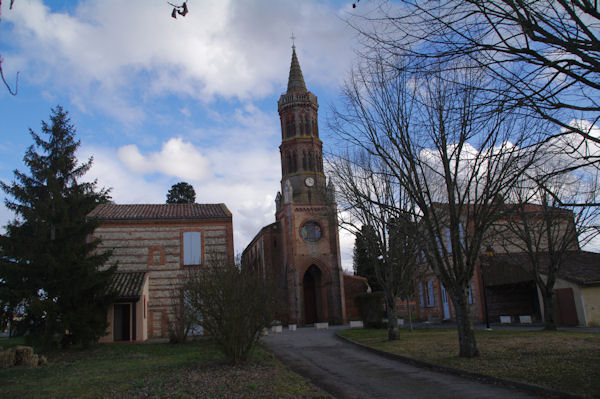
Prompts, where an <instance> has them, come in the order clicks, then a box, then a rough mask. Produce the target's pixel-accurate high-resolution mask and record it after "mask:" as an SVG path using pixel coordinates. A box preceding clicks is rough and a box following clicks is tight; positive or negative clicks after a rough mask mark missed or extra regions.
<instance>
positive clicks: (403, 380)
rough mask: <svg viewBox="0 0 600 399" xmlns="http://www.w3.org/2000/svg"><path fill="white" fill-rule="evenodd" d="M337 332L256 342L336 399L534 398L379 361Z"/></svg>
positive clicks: (287, 334)
mask: <svg viewBox="0 0 600 399" xmlns="http://www.w3.org/2000/svg"><path fill="white" fill-rule="evenodd" d="M337 330H339V327H334V328H330V329H329V330H315V329H314V328H310V327H307V328H299V329H298V330H297V331H289V330H284V331H283V333H282V334H273V333H269V335H268V336H266V337H263V341H262V342H263V343H264V344H265V345H266V346H267V347H268V348H269V349H270V350H271V351H273V352H274V353H275V354H276V355H277V357H278V358H279V359H281V360H282V361H283V362H285V363H286V364H288V365H289V366H290V367H292V369H294V370H295V371H296V372H298V373H300V374H302V375H304V376H305V377H308V378H309V379H310V380H311V381H312V382H313V383H314V384H315V385H317V386H319V387H321V388H322V389H324V390H326V391H327V392H329V393H331V394H332V395H334V396H336V397H337V398H339V399H343V398H436V399H437V398H478V399H482V398H502V399H504V398H535V397H536V396H533V395H531V394H528V393H523V392H519V391H514V390H511V389H508V388H504V387H498V386H493V385H489V384H484V383H479V382H476V381H473V380H470V379H466V378H461V377H457V376H453V375H448V374H445V373H439V372H434V371H429V370H425V369H422V368H418V367H414V366H410V365H408V364H405V363H403V362H401V361H397V360H391V359H387V358H384V357H381V356H379V355H377V354H374V353H371V352H369V351H366V350H364V349H361V348H359V347H356V346H354V345H352V344H349V343H346V342H343V341H341V340H340V339H338V338H336V337H335V332H336V331H337Z"/></svg>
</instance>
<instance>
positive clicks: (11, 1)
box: [0, 0, 19, 96]
mask: <svg viewBox="0 0 600 399" xmlns="http://www.w3.org/2000/svg"><path fill="white" fill-rule="evenodd" d="M14 3H15V0H10V5H9V6H8V9H9V10H12V8H13V4H14ZM1 12H2V0H0V17H1V16H2V14H1ZM0 21H2V19H1V18H0ZM0 77H1V78H2V82H3V83H4V86H6V88H7V89H8V92H9V93H10V94H12V95H13V96H16V95H17V93H18V92H19V72H17V79H16V81H15V90H14V91H13V89H11V87H10V85H9V84H8V82H7V81H6V78H5V77H4V70H3V69H2V55H0Z"/></svg>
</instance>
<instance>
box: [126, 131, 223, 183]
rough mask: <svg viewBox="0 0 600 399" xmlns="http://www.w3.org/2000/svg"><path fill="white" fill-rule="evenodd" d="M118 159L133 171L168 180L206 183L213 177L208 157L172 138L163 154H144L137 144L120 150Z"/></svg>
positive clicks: (164, 145) (164, 147) (165, 146)
mask: <svg viewBox="0 0 600 399" xmlns="http://www.w3.org/2000/svg"><path fill="white" fill-rule="evenodd" d="M117 156H118V158H119V159H120V160H121V162H123V164H124V165H125V166H127V167H128V168H129V169H130V170H132V171H133V172H136V173H140V174H151V173H154V172H158V173H161V174H163V175H165V176H168V177H177V178H180V179H184V180H185V179H188V180H205V179H207V178H209V177H211V176H212V175H211V172H210V165H209V162H208V160H207V158H206V157H205V156H204V155H202V154H201V153H200V151H199V150H198V149H197V148H196V147H194V145H192V144H190V143H188V142H185V141H183V140H182V139H181V138H172V139H169V141H167V142H166V143H164V144H163V147H162V149H161V151H160V152H154V153H151V154H149V155H146V156H144V155H142V154H141V153H140V151H139V149H138V148H137V146H136V145H135V144H131V145H126V146H123V147H121V148H119V150H118V151H117Z"/></svg>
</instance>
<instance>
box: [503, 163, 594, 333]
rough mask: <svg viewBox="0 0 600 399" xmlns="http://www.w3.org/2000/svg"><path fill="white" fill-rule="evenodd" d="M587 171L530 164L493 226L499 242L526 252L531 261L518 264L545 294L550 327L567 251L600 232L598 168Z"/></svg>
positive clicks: (548, 327)
mask: <svg viewBox="0 0 600 399" xmlns="http://www.w3.org/2000/svg"><path fill="white" fill-rule="evenodd" d="M547 161H551V160H547ZM544 166H547V165H544ZM584 172H585V170H583V169H579V170H578V171H577V174H575V173H564V172H563V173H560V174H553V173H548V171H547V170H542V171H540V170H539V168H532V170H531V171H530V172H529V173H527V174H525V175H524V176H523V177H522V179H521V181H520V184H519V185H518V186H515V187H514V188H513V190H511V192H510V193H509V197H508V200H509V201H510V202H511V204H507V205H506V206H505V207H504V210H503V212H502V217H501V218H500V219H499V220H497V221H496V222H495V223H494V226H493V229H491V234H492V235H493V236H492V240H491V241H492V242H494V244H495V245H496V246H499V247H501V248H502V249H503V250H504V251H505V252H506V253H515V252H520V253H523V254H525V256H526V258H527V260H528V262H527V263H526V264H521V265H520V266H521V267H523V268H524V269H525V271H526V272H528V273H530V274H531V276H532V277H533V278H534V280H535V282H536V284H537V286H538V288H539V290H540V292H541V294H542V298H543V302H544V304H543V306H544V322H545V329H546V330H555V329H556V320H555V318H554V300H553V293H554V291H553V290H554V285H555V283H556V279H557V278H558V277H559V273H560V272H561V270H562V269H563V267H564V265H565V263H566V262H567V260H568V258H569V256H571V254H573V253H575V252H577V251H579V248H580V247H581V246H585V245H586V244H587V243H589V242H590V241H591V240H592V239H594V238H595V237H597V236H598V233H599V230H598V218H599V216H600V208H599V207H598V206H597V203H598V197H599V194H600V193H599V191H598V185H597V178H598V175H597V170H595V169H594V170H589V168H588V171H587V172H588V173H587V176H585V173H584Z"/></svg>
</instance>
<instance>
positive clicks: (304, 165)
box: [302, 151, 308, 170]
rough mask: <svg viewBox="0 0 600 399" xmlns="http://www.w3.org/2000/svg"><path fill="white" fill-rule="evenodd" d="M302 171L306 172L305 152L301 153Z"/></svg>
mask: <svg viewBox="0 0 600 399" xmlns="http://www.w3.org/2000/svg"><path fill="white" fill-rule="evenodd" d="M302 170H308V169H307V168H306V151H302Z"/></svg>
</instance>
